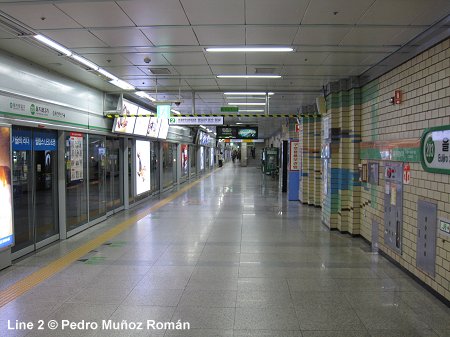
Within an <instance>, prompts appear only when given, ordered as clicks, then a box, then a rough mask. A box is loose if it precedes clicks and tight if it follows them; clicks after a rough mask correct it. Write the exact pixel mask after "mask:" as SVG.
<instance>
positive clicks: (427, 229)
mask: <svg viewBox="0 0 450 337" xmlns="http://www.w3.org/2000/svg"><path fill="white" fill-rule="evenodd" d="M436 227H437V205H436V204H434V203H431V202H428V201H424V200H418V201H417V250H416V254H417V255H416V265H417V267H418V268H420V269H421V270H423V271H424V272H426V273H428V274H430V275H431V276H434V274H435V264H436Z"/></svg>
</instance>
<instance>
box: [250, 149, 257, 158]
mask: <svg viewBox="0 0 450 337" xmlns="http://www.w3.org/2000/svg"><path fill="white" fill-rule="evenodd" d="M251 153H252V158H253V159H255V158H256V149H255V148H254V147H252V149H251Z"/></svg>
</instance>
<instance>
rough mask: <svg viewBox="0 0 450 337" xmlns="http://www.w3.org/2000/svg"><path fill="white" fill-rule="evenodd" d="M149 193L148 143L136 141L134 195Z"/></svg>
mask: <svg viewBox="0 0 450 337" xmlns="http://www.w3.org/2000/svg"><path fill="white" fill-rule="evenodd" d="M147 191H150V142H149V141H146V140H136V194H137V195H139V194H142V193H144V192H147Z"/></svg>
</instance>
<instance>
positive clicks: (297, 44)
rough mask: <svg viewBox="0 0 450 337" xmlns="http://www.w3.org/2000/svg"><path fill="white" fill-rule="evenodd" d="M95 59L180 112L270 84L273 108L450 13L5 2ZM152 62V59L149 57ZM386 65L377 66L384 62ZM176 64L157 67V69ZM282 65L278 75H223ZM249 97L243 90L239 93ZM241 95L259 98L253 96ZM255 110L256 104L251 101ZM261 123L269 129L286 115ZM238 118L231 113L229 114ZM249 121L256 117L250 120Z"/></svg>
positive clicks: (255, 2) (406, 4)
mask: <svg viewBox="0 0 450 337" xmlns="http://www.w3.org/2000/svg"><path fill="white" fill-rule="evenodd" d="M1 13H3V14H6V15H7V16H8V17H10V18H13V19H15V20H17V21H19V22H20V23H21V24H24V25H26V26H27V27H29V28H31V29H32V30H33V31H34V32H36V33H40V34H42V35H45V36H47V37H48V38H50V39H53V40H54V41H56V42H58V43H60V44H62V45H63V46H65V47H66V48H69V49H70V50H72V51H73V52H75V53H78V54H79V55H81V56H83V57H85V58H87V59H89V60H91V61H92V62H94V63H96V64H97V65H99V66H101V67H103V68H104V69H106V70H107V71H109V72H111V73H112V74H114V75H116V76H118V77H120V78H121V79H123V80H125V81H127V82H128V83H130V84H132V85H133V86H135V87H136V88H137V89H140V90H145V91H147V92H149V93H150V94H151V95H152V96H155V92H156V87H157V91H158V97H157V99H158V100H171V99H178V97H179V95H181V98H182V100H183V103H182V104H181V105H180V106H179V107H176V109H177V110H178V111H180V112H182V113H191V112H192V110H193V109H192V97H193V92H194V95H195V112H196V113H217V112H218V111H219V110H220V107H221V106H224V105H226V104H227V103H228V101H227V100H226V98H225V96H224V95H223V92H225V91H271V92H274V93H275V95H273V96H272V98H271V99H270V111H269V112H270V113H274V114H293V113H296V112H297V111H298V110H299V109H300V108H301V107H302V106H304V105H309V104H313V103H314V100H315V97H317V96H319V95H320V94H321V92H322V87H323V86H324V85H326V84H327V83H328V82H330V81H335V80H338V79H341V78H346V77H349V76H358V75H361V74H363V73H365V72H366V71H368V70H369V69H371V68H372V67H374V66H376V65H377V64H379V63H380V61H382V60H384V59H386V58H387V57H389V56H390V55H391V54H393V53H395V52H397V51H398V50H399V49H400V48H401V47H402V46H404V45H406V44H407V43H408V42H409V41H410V40H412V39H413V38H415V37H416V36H418V35H419V34H421V33H422V32H424V31H426V30H427V29H428V28H429V27H431V26H433V25H434V24H435V23H436V22H438V21H439V20H441V19H443V18H445V17H447V16H448V15H449V13H450V2H449V1H448V0H149V1H136V0H129V1H80V0H79V1H69V0H59V1H1V0H0V14H1ZM237 45H248V46H251V45H258V46H261V45H271V46H272V45H273V46H292V47H293V48H294V49H295V52H291V53H208V52H206V51H205V48H206V47H210V46H237ZM0 48H1V49H4V50H6V51H9V52H11V53H14V54H17V55H21V56H22V57H25V58H27V59H29V60H31V61H33V62H35V63H38V64H41V65H43V66H45V67H47V68H50V69H52V70H55V71H57V72H59V73H62V74H64V75H66V76H69V77H71V78H73V79H75V80H78V81H80V82H82V83H85V84H88V85H90V86H93V87H95V88H98V89H100V90H103V91H117V88H116V87H114V86H112V85H110V84H109V83H107V82H105V81H103V80H102V79H101V78H99V77H98V76H96V75H95V74H92V73H89V72H88V71H84V70H83V71H80V67H78V66H76V65H74V64H73V63H72V62H70V61H68V60H67V59H66V58H65V57H64V56H60V55H57V54H56V53H54V52H51V51H49V50H48V49H44V48H40V47H39V46H37V45H36V43H35V42H34V43H31V42H30V39H27V38H24V37H17V36H14V35H11V34H8V33H6V32H2V31H1V30H0ZM147 61H148V62H147ZM378 67H380V65H379V66H378ZM155 68H156V69H158V68H165V69H167V70H168V71H169V72H170V73H168V74H166V75H154V74H153V73H152V72H151V71H152V70H153V71H155V70H154V69H155ZM258 72H259V73H261V72H262V73H276V74H280V75H282V78H281V79H269V80H268V79H247V80H246V79H219V78H217V77H216V75H218V74H237V73H246V74H254V73H258ZM241 100H242V99H241ZM243 100H244V101H247V102H253V100H251V99H247V100H246V99H245V98H243ZM248 108H249V109H257V107H248ZM270 120H271V122H270V123H267V122H264V123H261V126H262V130H261V131H262V132H261V133H262V134H263V136H269V135H270V133H271V132H272V131H274V130H276V129H278V128H279V123H276V122H274V119H270ZM228 121H234V120H230V119H229V120H228ZM248 122H258V119H250V120H248Z"/></svg>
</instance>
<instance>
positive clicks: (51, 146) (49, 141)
mask: <svg viewBox="0 0 450 337" xmlns="http://www.w3.org/2000/svg"><path fill="white" fill-rule="evenodd" d="M56 144H57V139H56V132H51V131H35V132H34V137H33V148H34V150H36V151H56Z"/></svg>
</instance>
